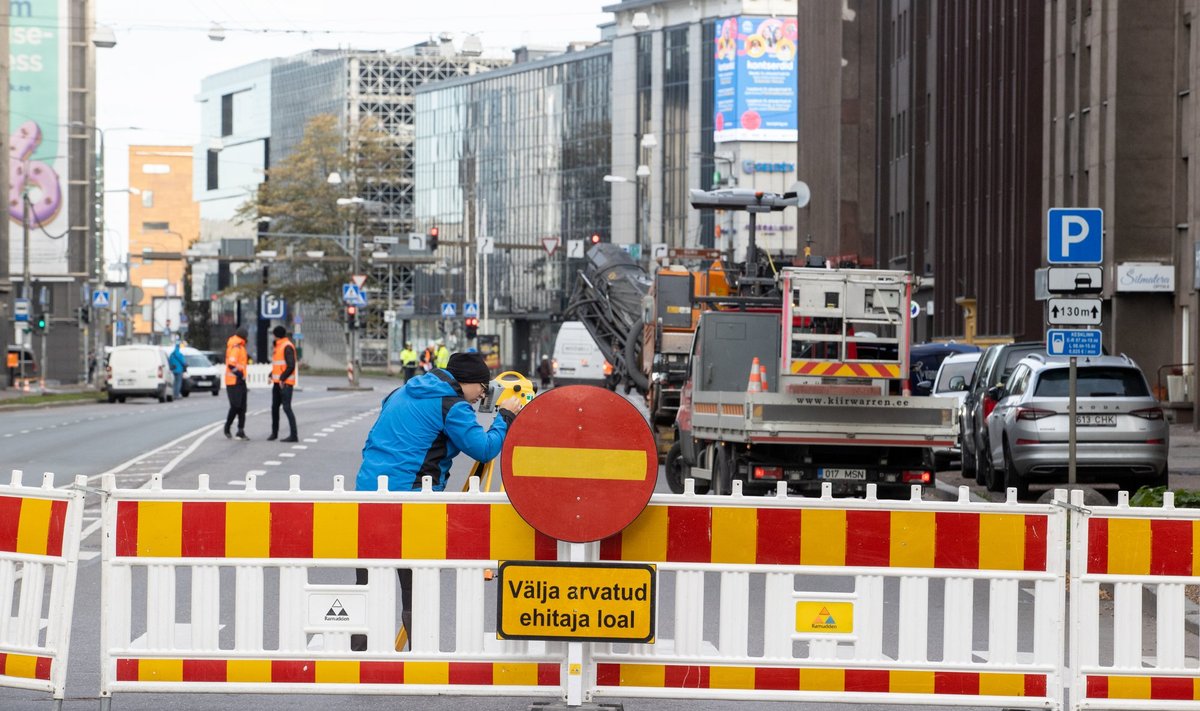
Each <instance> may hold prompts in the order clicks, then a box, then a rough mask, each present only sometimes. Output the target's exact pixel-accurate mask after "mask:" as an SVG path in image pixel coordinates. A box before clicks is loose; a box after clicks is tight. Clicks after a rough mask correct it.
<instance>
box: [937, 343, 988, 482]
mask: <svg viewBox="0 0 1200 711" xmlns="http://www.w3.org/2000/svg"><path fill="white" fill-rule="evenodd" d="M981 355H983V353H982V352H980V351H975V352H974V353H955V354H953V355H949V356H946V359H945V360H943V361H942V364H941V365H940V366H939V367H938V371H937V375H936V376H935V377H934V379H933V388H932V389H931V392H930V395H932V396H933V397H945V398H953V399H955V400H957V401H958V406H957V407H956V412H958V411H960V410H961V409H962V402H963V398H965V397H966V395H967V390H968V389H969V388H970V387H971V377H972V376H974V374H975V364H976V363H978V362H979V357H980V356H981ZM959 419H962V413H961V412H959ZM961 458H962V449H961V448H960V447H958V446H954V447H945V448H935V449H934V450H933V463H934V465H936V466H941V465H943V464H947V463H949V462H951V461H953V460H955V459H961Z"/></svg>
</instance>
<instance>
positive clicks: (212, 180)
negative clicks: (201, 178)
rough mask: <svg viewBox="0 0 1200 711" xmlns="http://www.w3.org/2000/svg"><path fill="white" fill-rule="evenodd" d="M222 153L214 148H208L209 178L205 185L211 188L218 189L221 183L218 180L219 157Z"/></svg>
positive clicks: (207, 168)
mask: <svg viewBox="0 0 1200 711" xmlns="http://www.w3.org/2000/svg"><path fill="white" fill-rule="evenodd" d="M220 155H221V152H220V151H217V150H213V149H211V148H210V149H209V150H208V164H207V166H206V171H207V179H206V181H205V185H206V186H207V188H208V189H209V190H216V189H217V188H218V187H220V183H219V182H218V180H217V166H218V163H217V157H218V156H220Z"/></svg>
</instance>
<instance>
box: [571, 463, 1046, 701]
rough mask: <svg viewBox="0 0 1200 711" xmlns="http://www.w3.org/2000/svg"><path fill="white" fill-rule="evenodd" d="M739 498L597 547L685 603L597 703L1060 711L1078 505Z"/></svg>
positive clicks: (648, 518)
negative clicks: (651, 575)
mask: <svg viewBox="0 0 1200 711" xmlns="http://www.w3.org/2000/svg"><path fill="white" fill-rule="evenodd" d="M734 484H735V490H734V494H733V496H729V497H713V496H694V495H689V494H684V495H679V496H655V497H654V498H653V499H652V500H651V503H650V506H649V507H648V508H647V509H646V511H645V512H643V514H642V515H641V516H640V517H639V518H638V520H637V521H635V522H634V523H633V524H631V525H630V526H629V527H628V528H626V529H625V530H624V531H623V532H621V533H620V534H618V535H617V536H614V537H612V538H609V539H607V540H605V541H603V542H602V543H601V544H600V546H599V551H600V558H601V559H603V560H612V561H624V562H644V563H653V564H656V565H657V566H658V570H659V591H660V592H659V595H660V607H659V609H660V610H663V609H670V608H668V606H667V605H666V604H662V603H661V600H662V599H663V598H665V596H666V595H667V594H668V591H669V590H671V589H672V588H673V589H674V605H673V612H672V613H671V617H670V618H667V616H666V615H663V614H660V617H659V630H658V638H657V640H656V642H655V643H654V644H653V645H619V644H605V645H595V646H594V647H593V651H592V655H591V656H592V659H593V660H594V661H595V663H596V667H595V671H594V678H593V681H594V688H593V691H592V695H593V696H613V697H617V696H653V697H674V698H690V699H698V698H703V699H745V700H755V701H764V700H779V701H802V702H853V703H863V704H929V705H937V706H949V705H961V706H1009V707H1012V706H1019V707H1024V708H1031V707H1039V708H1061V706H1060V704H1061V700H1062V698H1063V694H1062V691H1063V684H1064V681H1063V674H1062V663H1061V660H1062V659H1063V658H1064V654H1063V653H1064V641H1063V637H1062V634H1061V630H1062V629H1063V627H1064V624H1065V614H1066V612H1065V609H1064V586H1065V578H1064V574H1065V566H1066V555H1065V551H1066V539H1065V533H1066V528H1067V518H1066V509H1065V508H1063V507H1061V506H1057V505H1041V504H1018V503H1016V500H1015V491H1013V490H1010V493H1009V501H1008V503H1004V504H992V503H971V502H969V500H968V497H967V495H968V492H967V490H966V487H963V488H962V490H961V491H960V499H959V500H958V501H952V502H938V501H920V500H919V487H914V492H913V495H914V499H913V500H912V501H908V502H903V501H901V502H897V501H876V500H874V499H873V491H871V492H869V493H868V498H867V499H865V500H855V499H840V498H839V499H834V498H832V497H831V495H830V489H829V487H828V485H826V486H825V488H824V492H823V493H824V495H823V497H822V498H820V499H811V498H801V497H788V496H787V495H786V488H785V487H780V494H779V495H778V496H776V497H742V496H741V495H740V486H738V482H734ZM689 487H690V483H689ZM1059 497H1060V499H1065V493H1062V492H1060V493H1059ZM936 610H941V612H935V611H936ZM714 617H715V618H716V619H717V622H716V624H715V625H713V624H712V623H711V622H710V621H711V620H712V619H713V618H714ZM939 618H940V619H939ZM706 623H707V624H706ZM752 632H753V633H755V634H753V635H752V634H751V633H752ZM758 638H761V639H762V642H761V644H758V643H757V642H755V643H754V645H753V646H752V640H755V639H758Z"/></svg>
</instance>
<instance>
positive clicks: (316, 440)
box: [297, 437, 321, 446]
mask: <svg viewBox="0 0 1200 711" xmlns="http://www.w3.org/2000/svg"><path fill="white" fill-rule="evenodd" d="M304 441H305V442H320V441H321V440H319V439H314V438H312V437H305V438H304ZM297 446H299V445H297Z"/></svg>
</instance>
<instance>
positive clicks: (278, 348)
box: [271, 336, 300, 385]
mask: <svg viewBox="0 0 1200 711" xmlns="http://www.w3.org/2000/svg"><path fill="white" fill-rule="evenodd" d="M288 348H291V349H292V358H293V360H294V359H295V357H296V346H295V344H293V343H292V340H291V339H290V338H288V337H287V336H284V337H283V338H280V339H278V340H276V341H275V355H273V356H271V382H272V383H278V382H281V381H280V380H279V376H281V375H283V371H285V370H287V356H285V355H284V353H285V351H286V349H288ZM299 367H300V364H299V363H296V367H295V368H293V369H292V374H291V375H289V376H288V377H287V380H284V381H282V382H283V384H284V385H295V384H296V370H297V369H298V368H299Z"/></svg>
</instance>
